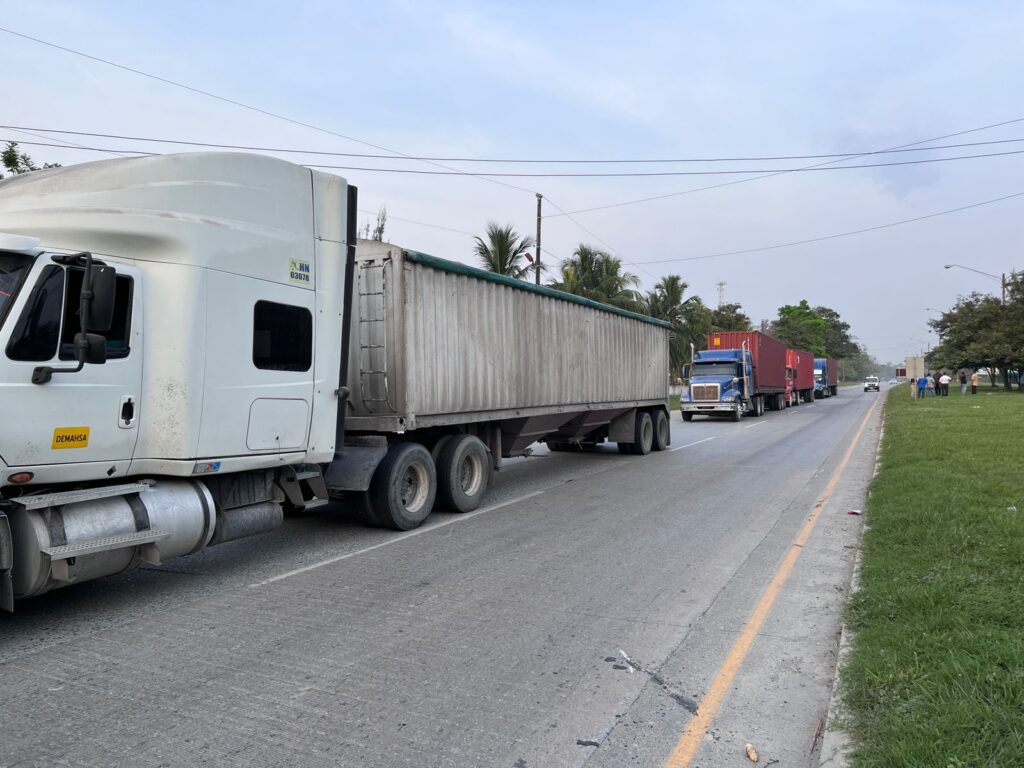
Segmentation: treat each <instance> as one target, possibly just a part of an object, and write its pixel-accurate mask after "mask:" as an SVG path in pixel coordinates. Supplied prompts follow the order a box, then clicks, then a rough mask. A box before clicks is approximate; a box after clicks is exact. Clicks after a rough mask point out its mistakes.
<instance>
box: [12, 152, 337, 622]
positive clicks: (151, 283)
mask: <svg viewBox="0 0 1024 768" xmlns="http://www.w3.org/2000/svg"><path fill="white" fill-rule="evenodd" d="M354 198H355V190H354V188H350V187H348V185H346V183H345V181H344V180H343V179H341V178H339V177H336V176H330V175H327V174H321V173H317V172H313V171H310V170H308V169H306V168H301V167H299V166H295V165H291V164H289V163H285V162H281V161H277V160H273V159H270V158H264V157H257V156H247V155H235V154H192V155H178V156H170V157H162V158H151V159H140V160H133V161H131V162H119V161H113V162H104V163H90V164H86V165H83V166H77V167H71V168H67V169H56V170H53V171H41V172H38V173H32V174H25V175H23V176H19V177H14V178H12V179H9V180H6V181H4V182H3V183H2V185H0V232H2V233H7V234H0V323H2V324H0V393H2V394H0V398H2V404H3V411H4V414H5V416H4V420H3V425H2V427H0V473H2V476H0V484H2V485H3V486H4V487H5V491H6V492H5V494H4V495H5V497H6V498H5V499H4V500H3V506H2V507H0V581H2V584H0V603H2V604H3V606H4V607H7V608H10V605H11V600H12V597H13V596H14V595H17V596H19V597H22V596H29V595H32V594H38V593H40V592H44V591H46V590H48V589H50V588H52V587H53V586H58V585H60V584H62V583H70V582H74V581H79V580H84V579H87V578H93V577H95V576H99V575H105V574H109V573H115V572H117V571H120V570H124V569H125V568H126V567H130V566H131V565H132V564H133V562H134V563H137V562H138V561H139V560H140V559H148V560H150V561H154V562H159V561H162V560H166V559H167V558H170V557H174V556H177V555H182V554H187V553H190V552H194V551H196V550H198V549H200V548H202V547H204V546H206V545H209V544H211V543H219V542H222V541H228V540H230V539H233V538H238V537H240V536H243V535H247V534H250V533H256V532H260V531H265V530H269V529H270V528H273V527H274V526H275V525H277V524H278V523H279V522H280V519H281V515H282V504H281V502H282V501H283V496H282V490H281V486H280V483H279V482H278V480H277V478H278V475H279V474H280V470H281V469H282V468H284V467H288V468H298V469H297V470H295V469H292V472H291V475H290V477H291V479H294V480H297V479H298V478H297V477H296V475H297V474H301V472H302V471H303V470H302V468H303V467H304V465H312V464H323V463H328V462H330V461H331V460H332V458H333V457H334V453H335V448H336V445H337V442H336V438H337V428H338V425H337V413H338V403H339V386H340V385H339V375H340V373H341V360H342V333H343V325H344V323H343V319H344V315H345V297H346V295H347V293H346V291H345V290H343V289H341V290H339V287H340V286H344V285H345V265H346V261H349V262H351V258H352V257H351V255H350V256H349V258H348V259H347V258H346V248H347V246H352V247H354V237H351V236H350V233H349V232H347V231H346V224H347V223H351V222H352V221H353V214H354V207H355V206H354ZM40 242H42V243H45V247H43V246H40V245H39V243H40ZM83 287H87V288H89V287H91V288H92V291H91V292H92V293H93V294H94V295H93V296H91V297H89V296H86V297H85V298H83ZM90 304H91V307H88V306H87V305H90ZM101 305H102V306H101ZM83 310H85V311H87V312H89V313H90V314H91V315H92V317H86V320H87V323H86V328H85V331H86V335H84V336H83V334H82V333H81V331H82V330H83V329H82V327H81V321H82V319H83V317H85V314H84V313H83ZM97 310H98V312H97ZM314 415H315V418H314ZM139 478H141V481H140V480H139ZM147 478H159V481H152V480H147ZM22 489H23V490H24V492H23V493H20V492H19V490H22ZM39 489H46V491H47V492H46V493H43V494H39V493H36V491H38V490H39ZM320 491H321V493H323V489H322V485H321V487H320ZM305 495H306V496H307V497H310V498H309V501H313V500H314V498H315V496H316V494H315V493H311V492H310V489H309V488H306V494H305ZM324 495H326V494H324ZM15 553H17V554H18V557H17V558H15ZM15 560H17V562H15Z"/></svg>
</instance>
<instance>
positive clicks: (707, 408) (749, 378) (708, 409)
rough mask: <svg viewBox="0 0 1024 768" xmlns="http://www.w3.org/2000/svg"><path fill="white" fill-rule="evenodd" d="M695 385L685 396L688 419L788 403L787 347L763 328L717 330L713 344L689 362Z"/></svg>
mask: <svg viewBox="0 0 1024 768" xmlns="http://www.w3.org/2000/svg"><path fill="white" fill-rule="evenodd" d="M683 378H684V379H687V380H688V382H689V385H688V386H687V387H686V390H685V391H684V392H683V394H682V395H680V398H679V410H680V412H681V413H682V416H683V421H692V420H693V417H694V414H704V415H706V416H726V417H728V418H731V419H732V420H733V421H739V420H740V418H741V417H742V416H743V415H744V414H749V415H750V416H761V415H762V414H763V413H764V412H765V410H772V411H781V410H783V409H785V407H786V345H785V344H783V343H782V342H781V341H778V340H777V339H773V338H772V337H771V336H768V335H766V334H763V333H761V332H759V331H713V332H712V333H710V334H708V348H707V349H704V350H701V351H700V352H695V353H693V356H692V359H691V363H690V365H688V366H684V371H683Z"/></svg>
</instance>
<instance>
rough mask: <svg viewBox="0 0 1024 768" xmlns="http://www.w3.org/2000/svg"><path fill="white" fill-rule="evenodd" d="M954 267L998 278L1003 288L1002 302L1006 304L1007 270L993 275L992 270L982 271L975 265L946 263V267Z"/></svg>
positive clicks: (994, 278)
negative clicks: (966, 265)
mask: <svg viewBox="0 0 1024 768" xmlns="http://www.w3.org/2000/svg"><path fill="white" fill-rule="evenodd" d="M953 267H958V268H959V269H966V270H967V271H968V272H977V273H978V274H979V275H984V276H985V277H991V278H992V279H993V280H998V281H999V287H1000V288H1001V289H1002V294H1003V295H1002V302H1003V305H1004V306H1005V305H1006V273H1005V272H1003V274H1002V275H993V274H992V273H991V272H982V271H981V270H980V269H975V268H974V267H965V266H964V265H963V264H946V265H944V268H945V269H952V268H953Z"/></svg>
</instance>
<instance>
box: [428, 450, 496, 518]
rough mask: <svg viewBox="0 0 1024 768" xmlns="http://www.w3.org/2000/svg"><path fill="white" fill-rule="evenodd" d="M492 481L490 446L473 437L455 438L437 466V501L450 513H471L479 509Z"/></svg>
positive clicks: (442, 452) (443, 452)
mask: <svg viewBox="0 0 1024 768" xmlns="http://www.w3.org/2000/svg"><path fill="white" fill-rule="evenodd" d="M490 479H491V457H490V456H489V455H488V453H487V446H486V445H484V443H483V441H482V440H481V439H480V438H478V437H475V436H473V435H456V436H454V437H453V438H452V439H451V440H449V441H448V444H447V445H445V447H444V450H443V451H441V459H440V461H439V462H438V464H437V501H438V506H439V507H440V508H441V509H446V510H448V511H449V512H472V511H473V510H474V509H476V508H477V507H479V506H480V500H481V499H482V498H483V496H484V493H485V492H486V491H487V483H488V482H489V481H490Z"/></svg>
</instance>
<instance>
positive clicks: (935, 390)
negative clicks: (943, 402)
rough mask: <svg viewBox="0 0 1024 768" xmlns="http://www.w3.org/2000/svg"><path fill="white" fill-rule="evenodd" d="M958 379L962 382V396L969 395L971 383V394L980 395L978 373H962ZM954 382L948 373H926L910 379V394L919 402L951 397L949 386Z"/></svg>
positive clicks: (958, 375)
mask: <svg viewBox="0 0 1024 768" xmlns="http://www.w3.org/2000/svg"><path fill="white" fill-rule="evenodd" d="M957 378H958V379H959V380H960V394H961V395H966V394H967V386H968V383H970V387H971V394H972V395H976V394H978V378H979V377H978V372H977V371H971V373H969V374H968V373H967V371H960V372H959V373H958V374H957ZM952 381H953V377H952V376H950V375H949V374H948V373H945V372H944V371H943V372H940V371H936V372H935V373H926V374H925V375H924V376H920V377H919V378H916V379H914V378H911V379H910V394H911V395H912V396H913V398H914V399H915V400H919V399H921V398H923V397H946V396H948V395H949V385H950V383H951V382H952Z"/></svg>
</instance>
